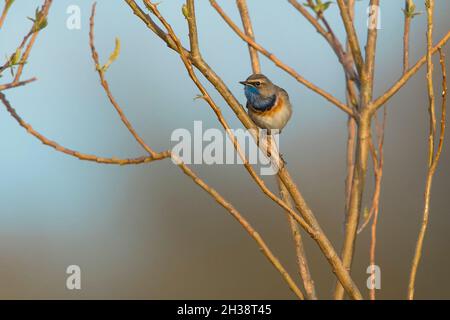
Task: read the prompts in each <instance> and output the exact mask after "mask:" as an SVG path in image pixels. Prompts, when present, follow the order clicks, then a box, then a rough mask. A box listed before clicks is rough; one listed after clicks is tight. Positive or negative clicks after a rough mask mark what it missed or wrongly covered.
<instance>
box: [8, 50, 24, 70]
mask: <svg viewBox="0 0 450 320" xmlns="http://www.w3.org/2000/svg"><path fill="white" fill-rule="evenodd" d="M21 55H22V50H21V49H20V48H18V49H17V50H16V52H14V54H13V55H12V56H11V58H10V59H9V66H15V65H17V64H19V61H20V56H21Z"/></svg>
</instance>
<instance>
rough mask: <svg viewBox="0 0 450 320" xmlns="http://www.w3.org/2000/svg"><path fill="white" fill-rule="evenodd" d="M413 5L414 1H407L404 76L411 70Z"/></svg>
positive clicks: (404, 35) (404, 34)
mask: <svg viewBox="0 0 450 320" xmlns="http://www.w3.org/2000/svg"><path fill="white" fill-rule="evenodd" d="M412 5H413V2H412V0H405V11H404V13H405V26H404V33H403V74H405V72H406V71H408V69H409V31H410V28H411V19H412V17H411V15H410V14H409V13H410V10H411V7H412Z"/></svg>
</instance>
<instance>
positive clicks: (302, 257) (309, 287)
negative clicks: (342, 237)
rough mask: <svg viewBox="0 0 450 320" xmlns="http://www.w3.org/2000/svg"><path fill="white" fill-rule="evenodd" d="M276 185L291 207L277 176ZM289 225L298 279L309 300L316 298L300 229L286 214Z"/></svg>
mask: <svg viewBox="0 0 450 320" xmlns="http://www.w3.org/2000/svg"><path fill="white" fill-rule="evenodd" d="M277 182H278V187H279V189H280V196H281V198H282V199H283V200H284V201H285V202H286V203H287V204H288V206H289V207H291V208H293V205H292V202H291V196H290V194H289V192H288V190H287V189H286V186H285V185H284V184H283V182H282V181H281V180H280V179H279V178H278V179H277ZM287 218H288V222H289V226H290V228H291V232H292V235H293V238H294V245H295V252H296V255H297V265H298V270H299V274H300V279H302V281H303V287H304V288H305V292H306V296H307V297H308V299H309V300H317V295H316V288H315V285H314V281H313V279H312V277H311V272H310V271H309V264H308V259H307V258H306V253H305V249H304V247H303V240H302V235H301V234H300V230H299V228H298V224H297V222H296V221H295V220H294V218H292V216H290V215H289V214H288V215H287Z"/></svg>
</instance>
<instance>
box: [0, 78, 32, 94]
mask: <svg viewBox="0 0 450 320" xmlns="http://www.w3.org/2000/svg"><path fill="white" fill-rule="evenodd" d="M36 80H37V78H31V79H27V80H23V81H18V82H11V83H6V84H2V85H0V91H4V90H8V89H12V88H17V87H21V86H24V85H27V84H29V83H30V82H33V81H36Z"/></svg>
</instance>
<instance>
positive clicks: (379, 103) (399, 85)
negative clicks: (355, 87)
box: [368, 31, 450, 112]
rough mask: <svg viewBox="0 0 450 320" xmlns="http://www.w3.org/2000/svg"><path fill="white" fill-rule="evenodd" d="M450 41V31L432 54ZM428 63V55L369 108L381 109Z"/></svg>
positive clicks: (433, 49) (434, 48)
mask: <svg viewBox="0 0 450 320" xmlns="http://www.w3.org/2000/svg"><path fill="white" fill-rule="evenodd" d="M449 39H450V31H448V32H447V33H446V34H445V36H444V37H443V38H442V39H441V40H440V41H439V42H438V43H437V44H436V45H435V46H434V47H433V48H432V49H431V54H435V53H436V52H438V50H439V49H440V48H442V47H443V46H444V45H445V44H446V43H447V42H448V40H449ZM426 62H427V54H426V55H424V56H423V57H422V58H420V59H419V61H417V62H416V64H415V65H414V66H412V67H411V68H410V69H409V70H408V71H407V72H406V73H404V74H403V75H402V77H401V78H400V79H399V80H397V82H396V83H395V84H394V85H392V86H391V87H390V88H389V89H388V90H387V91H386V92H385V93H383V94H382V95H381V96H380V97H379V98H377V99H376V100H375V101H374V102H372V104H371V105H370V106H369V107H368V108H369V109H370V111H371V112H375V111H376V110H377V109H379V108H381V107H382V106H383V105H384V104H385V103H386V102H387V101H388V100H389V99H390V98H392V96H393V95H394V94H396V93H397V92H398V91H399V90H400V89H401V88H402V87H403V86H404V85H405V84H406V83H407V82H408V80H409V79H411V77H412V76H413V75H415V74H416V73H417V71H419V69H420V68H421V67H422V66H423V65H424V64H425V63H426Z"/></svg>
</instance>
